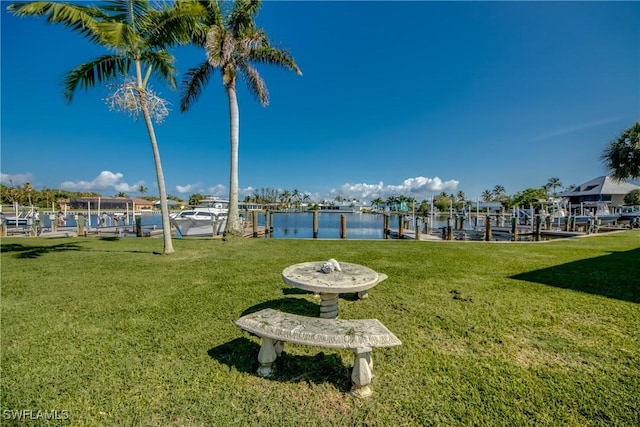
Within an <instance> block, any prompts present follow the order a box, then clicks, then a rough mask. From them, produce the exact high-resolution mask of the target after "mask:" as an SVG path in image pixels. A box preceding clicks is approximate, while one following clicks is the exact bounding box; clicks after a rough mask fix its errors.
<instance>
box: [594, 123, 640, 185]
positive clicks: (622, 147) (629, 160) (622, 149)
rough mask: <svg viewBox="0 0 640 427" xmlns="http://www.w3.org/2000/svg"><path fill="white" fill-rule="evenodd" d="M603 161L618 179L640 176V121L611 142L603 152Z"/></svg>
mask: <svg viewBox="0 0 640 427" xmlns="http://www.w3.org/2000/svg"><path fill="white" fill-rule="evenodd" d="M602 161H603V162H604V164H605V166H606V167H607V169H608V170H609V171H610V172H611V176H612V177H613V178H614V179H616V180H618V181H620V180H623V179H628V178H632V179H633V178H640V122H636V123H635V124H634V125H633V126H631V127H630V128H629V129H626V130H625V131H624V132H622V133H621V134H620V136H619V137H618V138H616V139H615V140H613V141H611V142H610V143H609V146H607V148H606V149H605V150H604V153H603V154H602Z"/></svg>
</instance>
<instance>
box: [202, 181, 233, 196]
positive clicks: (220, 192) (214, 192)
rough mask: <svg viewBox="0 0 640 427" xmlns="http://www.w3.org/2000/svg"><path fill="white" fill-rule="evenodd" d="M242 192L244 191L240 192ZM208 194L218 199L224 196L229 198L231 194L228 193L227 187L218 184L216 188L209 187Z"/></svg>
mask: <svg viewBox="0 0 640 427" xmlns="http://www.w3.org/2000/svg"><path fill="white" fill-rule="evenodd" d="M239 191H240V192H241V191H242V190H239ZM207 194H209V195H211V196H216V197H222V196H225V197H226V196H228V195H229V192H228V191H227V189H226V187H225V186H224V185H222V184H218V185H216V186H215V187H209V188H208V189H207Z"/></svg>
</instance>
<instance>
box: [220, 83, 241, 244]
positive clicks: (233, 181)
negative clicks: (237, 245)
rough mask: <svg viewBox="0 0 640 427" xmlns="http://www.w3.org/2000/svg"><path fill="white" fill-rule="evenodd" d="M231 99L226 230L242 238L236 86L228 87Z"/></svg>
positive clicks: (227, 234) (225, 233)
mask: <svg viewBox="0 0 640 427" xmlns="http://www.w3.org/2000/svg"><path fill="white" fill-rule="evenodd" d="M227 97H228V98H229V140H230V144H231V164H230V173H229V214H228V217H227V226H226V228H225V230H224V235H225V237H227V236H242V235H243V232H244V230H243V229H242V224H240V216H239V212H238V145H239V141H240V111H239V108H238V97H237V94H236V88H235V85H233V84H229V85H227Z"/></svg>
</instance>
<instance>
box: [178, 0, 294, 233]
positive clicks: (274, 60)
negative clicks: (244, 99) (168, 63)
mask: <svg viewBox="0 0 640 427" xmlns="http://www.w3.org/2000/svg"><path fill="white" fill-rule="evenodd" d="M198 5H200V7H201V8H202V20H201V21H200V25H199V26H197V27H194V28H193V31H192V34H191V37H192V41H193V43H194V44H195V45H197V46H200V47H201V48H204V50H205V52H206V55H207V61H205V62H203V63H202V64H200V65H199V66H197V67H195V68H192V69H190V70H188V71H187V72H186V74H185V78H184V79H183V82H182V84H183V95H182V101H181V104H180V110H181V111H183V112H184V111H187V110H188V109H189V108H190V107H191V105H192V104H193V103H194V102H195V101H196V100H197V99H198V97H199V96H200V93H201V92H202V90H203V89H204V86H205V85H206V84H207V82H208V81H209V78H210V77H211V75H212V73H213V72H214V71H215V70H219V71H220V74H221V76H222V84H223V85H224V87H225V90H226V93H227V98H228V100H229V122H230V135H229V140H230V148H231V150H230V151H231V159H230V160H231V165H230V174H229V175H230V176H229V214H228V217H227V225H226V229H225V233H224V234H225V236H241V235H242V234H243V230H242V224H241V222H240V216H239V212H238V145H239V142H240V141H239V140H240V137H239V133H240V111H239V108H238V97H237V92H236V83H237V77H238V74H240V75H241V76H242V77H244V80H245V82H246V83H247V86H248V88H249V91H250V92H251V93H252V94H253V96H254V97H255V98H257V99H258V100H259V101H260V103H261V104H262V105H263V106H266V105H268V104H269V92H268V90H267V86H266V84H265V82H264V80H263V79H262V77H261V76H260V74H259V73H258V70H257V69H256V68H255V67H254V65H253V64H272V65H278V66H282V67H284V68H286V69H289V70H292V71H295V72H296V73H298V74H302V72H301V71H300V69H299V68H298V66H297V65H296V63H295V61H294V59H293V57H291V56H290V55H289V54H288V53H287V52H285V51H283V50H280V49H276V48H274V47H272V46H271V45H270V43H269V41H268V39H267V35H266V34H265V32H264V31H263V30H262V29H260V28H257V27H256V24H255V15H256V14H257V13H258V10H259V9H260V5H261V2H260V1H255V0H253V1H252V0H236V1H235V2H234V8H233V10H231V11H230V12H228V13H223V12H222V10H221V7H220V2H218V1H212V0H208V1H207V0H201V1H200V2H198Z"/></svg>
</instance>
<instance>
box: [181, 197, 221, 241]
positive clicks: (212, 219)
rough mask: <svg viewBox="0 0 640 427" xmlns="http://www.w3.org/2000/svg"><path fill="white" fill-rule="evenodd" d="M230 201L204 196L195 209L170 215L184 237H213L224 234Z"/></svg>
mask: <svg viewBox="0 0 640 427" xmlns="http://www.w3.org/2000/svg"><path fill="white" fill-rule="evenodd" d="M228 213H229V202H228V201H227V200H220V199H215V198H204V199H203V200H202V201H201V202H200V203H199V204H198V206H196V207H194V208H193V209H188V210H184V211H181V212H178V213H175V214H172V215H171V217H170V221H171V224H173V225H174V226H175V227H176V228H177V229H178V232H179V233H180V235H181V236H183V237H212V236H213V235H214V229H215V235H218V234H222V232H223V231H224V228H225V226H226V224H227V215H228Z"/></svg>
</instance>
